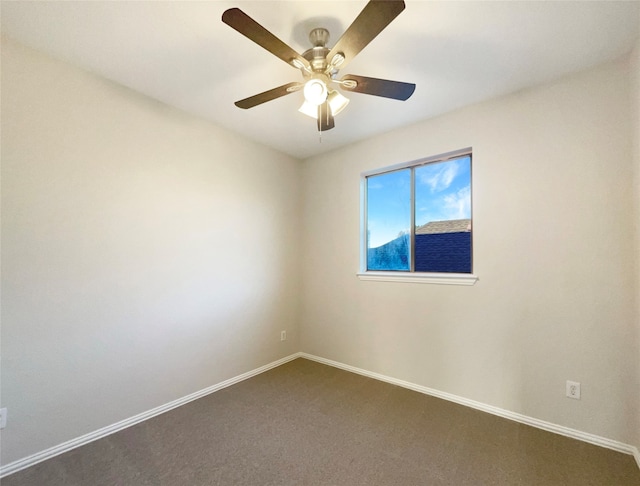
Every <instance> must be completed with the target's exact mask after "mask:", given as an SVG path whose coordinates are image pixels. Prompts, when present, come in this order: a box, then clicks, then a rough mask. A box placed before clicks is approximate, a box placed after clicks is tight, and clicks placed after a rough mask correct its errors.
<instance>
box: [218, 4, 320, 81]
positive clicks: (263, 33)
mask: <svg viewBox="0 0 640 486" xmlns="http://www.w3.org/2000/svg"><path fill="white" fill-rule="evenodd" d="M222 21H223V22H224V23H225V24H227V25H228V26H229V27H232V28H233V29H235V30H237V31H238V32H240V33H241V34H242V35H244V36H245V37H247V38H248V39H250V40H252V41H253V42H255V43H256V44H258V45H259V46H260V47H263V48H264V49H266V50H267V51H269V52H270V53H271V54H273V55H274V56H277V57H279V58H280V59H282V60H283V61H284V62H286V63H287V64H289V65H291V66H293V67H295V68H296V69H297V66H296V65H295V64H293V60H294V59H297V60H298V61H300V63H302V65H304V67H305V68H307V69H309V70H310V69H311V65H310V64H309V61H307V60H306V59H305V58H304V57H302V56H301V55H300V54H298V53H297V52H296V51H294V50H293V49H292V48H291V47H289V46H288V45H287V44H285V43H284V42H282V41H281V40H280V39H278V38H277V37H276V36H275V35H273V34H272V33H271V32H269V31H268V30H267V29H265V28H264V27H263V26H262V25H260V24H259V23H258V22H256V21H255V20H253V19H252V18H251V17H249V16H248V15H247V14H246V13H244V12H243V11H242V10H240V9H239V8H230V9H229V10H226V11H225V12H224V13H223V14H222Z"/></svg>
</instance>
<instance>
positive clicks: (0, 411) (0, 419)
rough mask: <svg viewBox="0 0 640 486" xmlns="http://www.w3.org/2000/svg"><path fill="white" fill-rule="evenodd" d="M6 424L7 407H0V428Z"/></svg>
mask: <svg viewBox="0 0 640 486" xmlns="http://www.w3.org/2000/svg"><path fill="white" fill-rule="evenodd" d="M6 426H7V409H6V408H0V429H4V428H5V427H6Z"/></svg>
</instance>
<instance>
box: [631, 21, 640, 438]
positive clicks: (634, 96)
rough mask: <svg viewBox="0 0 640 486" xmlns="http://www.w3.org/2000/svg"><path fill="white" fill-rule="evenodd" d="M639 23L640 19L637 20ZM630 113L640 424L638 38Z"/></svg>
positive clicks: (639, 435)
mask: <svg viewBox="0 0 640 486" xmlns="http://www.w3.org/2000/svg"><path fill="white" fill-rule="evenodd" d="M638 22H639V23H640V19H639V20H638ZM630 64H631V82H632V86H631V103H630V106H631V113H632V125H631V127H632V137H633V143H634V146H633V155H634V165H635V178H634V195H635V217H634V223H635V234H636V294H635V295H636V344H637V346H636V355H637V359H636V365H637V367H638V376H637V381H636V384H635V389H636V391H637V394H638V395H637V397H636V403H637V416H638V422H637V423H638V424H640V37H639V38H638V39H637V41H636V45H635V49H634V50H633V51H632V52H631V56H630ZM635 445H636V447H638V449H640V425H639V426H638V427H637V428H636V439H635Z"/></svg>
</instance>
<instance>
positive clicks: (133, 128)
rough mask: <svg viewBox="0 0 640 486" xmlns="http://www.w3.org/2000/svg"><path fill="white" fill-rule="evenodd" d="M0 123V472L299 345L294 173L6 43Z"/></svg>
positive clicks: (197, 124)
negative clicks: (0, 420)
mask: <svg viewBox="0 0 640 486" xmlns="http://www.w3.org/2000/svg"><path fill="white" fill-rule="evenodd" d="M1 116H2V120H1V121H2V148H1V149H2V406H3V407H8V409H9V421H8V425H7V427H6V428H5V429H4V430H2V463H3V464H5V465H6V464H7V463H9V462H12V461H15V460H17V459H21V458H24V457H25V456H28V455H30V454H33V453H37V452H40V451H42V450H44V449H46V448H49V447H52V446H56V445H58V444H60V443H62V442H64V441H67V440H70V439H75V438H77V437H79V436H82V435H83V434H86V433H89V432H93V431H95V430H97V429H100V428H102V427H105V426H108V425H111V424H114V423H116V422H119V421H121V420H123V419H127V418H129V417H132V416H134V415H136V414H139V413H142V412H146V411H148V410H150V409H153V408H155V407H157V406H160V405H164V404H166V403H168V402H171V401H173V400H176V399H178V398H182V397H184V396H186V395H189V394H191V393H193V392H196V391H199V390H202V389H204V388H207V387H209V386H211V385H215V384H217V383H220V382H222V381H224V380H226V379H229V378H231V377H235V376H237V375H239V374H242V373H244V372H247V371H249V370H252V369H255V368H258V367H260V366H262V365H265V364H267V363H269V362H272V361H274V360H276V359H278V358H282V357H284V356H287V355H289V354H291V353H293V352H296V351H298V350H299V346H298V342H297V338H296V335H297V322H296V317H297V315H296V312H297V302H298V288H299V267H298V250H297V248H298V245H296V244H291V242H295V241H296V240H297V239H298V238H299V234H300V224H299V223H300V221H299V216H300V215H299V210H298V209H297V208H299V207H300V205H301V194H300V189H299V187H300V162H299V161H297V160H294V159H292V158H290V157H288V156H285V155H282V154H280V153H278V152H275V151H274V150H271V149H268V148H266V147H264V146H261V145H259V144H256V143H253V142H251V141H248V140H246V139H244V138H242V137H240V136H238V135H234V134H232V133H230V132H228V131H225V130H222V129H220V128H217V127H216V126H214V125H212V124H210V123H206V122H204V121H202V120H198V119H196V118H194V117H191V116H189V115H186V114H184V113H182V112H179V111H177V110H174V109H171V108H169V107H167V106H164V105H161V104H159V103H157V102H154V101H152V100H150V99H148V98H145V97H142V96H140V95H138V94H136V93H134V92H132V91H130V90H127V89H125V88H122V87H119V86H116V85H114V84H112V83H110V82H107V81H105V80H102V79H100V78H98V77H95V76H92V75H90V74H87V73H86V72H83V71H80V70H77V69H75V68H73V67H71V66H69V65H66V64H64V63H61V62H57V61H54V60H52V59H51V58H48V57H46V56H44V55H42V54H39V53H36V52H34V51H31V50H28V49H26V48H23V47H20V46H18V45H16V44H14V43H12V42H9V41H6V40H3V42H2V114H1ZM282 329H286V330H287V331H288V333H287V336H288V339H287V341H285V342H280V330H282Z"/></svg>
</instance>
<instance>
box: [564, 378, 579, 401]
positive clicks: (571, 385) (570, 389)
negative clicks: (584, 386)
mask: <svg viewBox="0 0 640 486" xmlns="http://www.w3.org/2000/svg"><path fill="white" fill-rule="evenodd" d="M567 396H568V397H569V398H575V399H576V400H580V383H578V382H577V381H569V380H567Z"/></svg>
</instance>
